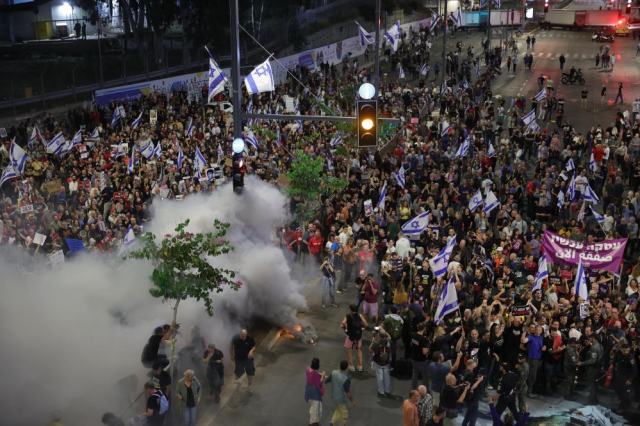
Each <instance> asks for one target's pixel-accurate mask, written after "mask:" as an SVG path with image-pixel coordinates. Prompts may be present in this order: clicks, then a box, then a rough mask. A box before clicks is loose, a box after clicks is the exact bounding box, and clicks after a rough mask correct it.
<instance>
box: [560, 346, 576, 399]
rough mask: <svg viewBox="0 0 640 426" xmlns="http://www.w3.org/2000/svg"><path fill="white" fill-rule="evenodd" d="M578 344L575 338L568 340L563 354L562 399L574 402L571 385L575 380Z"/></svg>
mask: <svg viewBox="0 0 640 426" xmlns="http://www.w3.org/2000/svg"><path fill="white" fill-rule="evenodd" d="M579 351H580V342H579V341H578V339H576V338H575V337H572V338H571V339H569V346H567V350H566V351H565V353H564V364H563V367H564V377H565V382H564V399H566V400H569V401H575V397H574V396H573V385H574V383H575V378H576V365H577V364H578V359H579Z"/></svg>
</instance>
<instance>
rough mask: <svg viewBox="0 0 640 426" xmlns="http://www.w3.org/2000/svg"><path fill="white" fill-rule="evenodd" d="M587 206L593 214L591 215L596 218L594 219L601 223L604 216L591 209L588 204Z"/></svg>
mask: <svg viewBox="0 0 640 426" xmlns="http://www.w3.org/2000/svg"><path fill="white" fill-rule="evenodd" d="M589 208H590V209H591V213H592V214H593V217H594V218H595V219H596V221H597V222H598V223H599V224H600V225H602V224H603V223H604V216H603V215H601V214H600V213H598V212H597V211H595V210H594V209H593V206H589Z"/></svg>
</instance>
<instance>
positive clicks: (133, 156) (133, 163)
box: [127, 145, 136, 174]
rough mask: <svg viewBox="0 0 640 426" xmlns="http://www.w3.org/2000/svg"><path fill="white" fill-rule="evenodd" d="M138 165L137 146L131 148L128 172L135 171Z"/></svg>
mask: <svg viewBox="0 0 640 426" xmlns="http://www.w3.org/2000/svg"><path fill="white" fill-rule="evenodd" d="M135 167H136V146H135V145H133V148H131V155H130V156H129V164H127V173H129V174H131V173H133V169H134V168H135Z"/></svg>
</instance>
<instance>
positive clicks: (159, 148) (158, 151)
mask: <svg viewBox="0 0 640 426" xmlns="http://www.w3.org/2000/svg"><path fill="white" fill-rule="evenodd" d="M153 156H154V157H156V158H158V159H160V158H162V144H161V143H160V141H158V143H157V144H156V146H154V147H153Z"/></svg>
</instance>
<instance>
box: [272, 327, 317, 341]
mask: <svg viewBox="0 0 640 426" xmlns="http://www.w3.org/2000/svg"><path fill="white" fill-rule="evenodd" d="M280 336H281V337H284V338H285V339H298V340H300V341H302V342H305V343H311V344H314V343H316V342H317V341H318V333H317V332H316V329H315V328H314V327H313V326H312V325H311V324H308V323H307V324H295V325H292V326H285V327H282V330H281V331H280Z"/></svg>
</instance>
